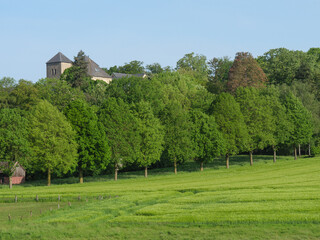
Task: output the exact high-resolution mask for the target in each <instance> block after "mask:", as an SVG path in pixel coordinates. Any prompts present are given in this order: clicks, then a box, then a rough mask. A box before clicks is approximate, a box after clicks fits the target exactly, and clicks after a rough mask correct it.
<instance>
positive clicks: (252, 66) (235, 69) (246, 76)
mask: <svg viewBox="0 0 320 240" xmlns="http://www.w3.org/2000/svg"><path fill="white" fill-rule="evenodd" d="M266 82H267V76H266V74H265V73H264V72H263V70H262V69H261V67H260V66H259V64H258V63H257V61H256V60H255V59H254V58H253V57H252V55H251V53H248V52H239V53H237V54H236V57H235V59H234V62H233V64H232V67H231V68H230V70H229V80H228V84H227V89H228V90H229V91H230V92H232V93H234V92H235V91H236V89H237V88H238V87H256V88H260V87H263V86H264V85H265V83H266Z"/></svg>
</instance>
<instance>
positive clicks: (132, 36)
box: [0, 0, 320, 82]
mask: <svg viewBox="0 0 320 240" xmlns="http://www.w3.org/2000/svg"><path fill="white" fill-rule="evenodd" d="M319 12H320V1H318V0H303V1H302V0H301V1H295V0H291V1H289V0H277V1H275V0H268V1H266V0H265V1H258V0H153V1H152V0H132V1H129V0H112V1H111V0H105V1H102V0H101V1H99V0H90V1H89V0H86V1H83V0H54V1H47V0H28V1H25V0H20V1H18V0H10V1H8V0H0V52H1V58H0V78H2V77H4V76H8V77H13V78H15V79H16V80H19V79H21V78H23V79H26V80H31V81H33V82H36V81H37V80H39V79H40V78H43V77H45V74H46V70H45V63H46V62H47V61H48V60H49V59H50V58H51V57H53V56H54V55H55V54H56V53H57V52H59V51H61V52H62V53H64V54H65V55H66V56H67V57H69V58H70V59H71V60H73V57H74V56H75V55H76V54H77V53H78V51H79V50H83V51H84V52H85V53H86V54H87V55H89V56H90V57H91V58H92V59H93V60H94V61H95V62H97V63H98V64H99V65H100V67H110V66H114V65H123V64H124V63H125V62H130V61H132V60H139V61H143V62H144V63H145V64H150V63H154V62H159V63H160V64H161V65H163V66H167V65H169V66H172V67H175V65H176V62H177V61H178V60H179V59H180V58H181V57H183V56H184V54H186V53H190V52H195V53H198V54H203V55H205V56H206V57H207V58H208V59H210V58H213V57H222V56H229V57H231V58H232V59H233V58H234V56H235V53H236V52H240V51H248V52H251V53H252V54H253V55H254V56H258V55H262V54H263V53H265V52H267V51H268V50H269V49H272V48H279V47H285V48H288V49H292V50H303V51H306V50H308V49H309V48H311V47H320V46H319V40H320V31H319V29H320V28H319V26H320V16H319Z"/></svg>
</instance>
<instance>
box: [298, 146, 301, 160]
mask: <svg viewBox="0 0 320 240" xmlns="http://www.w3.org/2000/svg"><path fill="white" fill-rule="evenodd" d="M298 150H299V157H301V147H300V144H299V145H298Z"/></svg>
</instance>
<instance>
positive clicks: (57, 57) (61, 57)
mask: <svg viewBox="0 0 320 240" xmlns="http://www.w3.org/2000/svg"><path fill="white" fill-rule="evenodd" d="M61 62H64V63H72V61H71V60H70V59H69V58H67V57H66V56H65V55H63V54H62V53H61V52H58V53H57V54H56V55H54V57H53V58H51V59H50V60H49V61H48V62H47V64H48V63H61Z"/></svg>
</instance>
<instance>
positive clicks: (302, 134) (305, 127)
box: [282, 93, 313, 159]
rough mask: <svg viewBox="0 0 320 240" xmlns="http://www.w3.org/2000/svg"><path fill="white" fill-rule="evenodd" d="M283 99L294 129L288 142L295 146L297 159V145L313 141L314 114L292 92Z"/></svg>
mask: <svg viewBox="0 0 320 240" xmlns="http://www.w3.org/2000/svg"><path fill="white" fill-rule="evenodd" d="M282 99H283V100H282V101H283V104H284V106H285V107H286V114H287V116H288V118H289V120H290V121H291V122H292V124H293V129H294V130H293V133H292V134H291V135H290V138H289V140H288V142H287V143H288V144H289V145H290V146H292V147H293V148H294V158H295V159H297V147H299V145H301V144H308V143H310V141H311V137H312V132H313V124H312V115H311V113H310V112H309V111H308V110H307V109H306V108H305V107H304V106H303V104H302V103H301V101H300V100H299V99H298V98H297V97H295V96H294V95H293V94H292V93H289V94H285V96H282Z"/></svg>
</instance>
